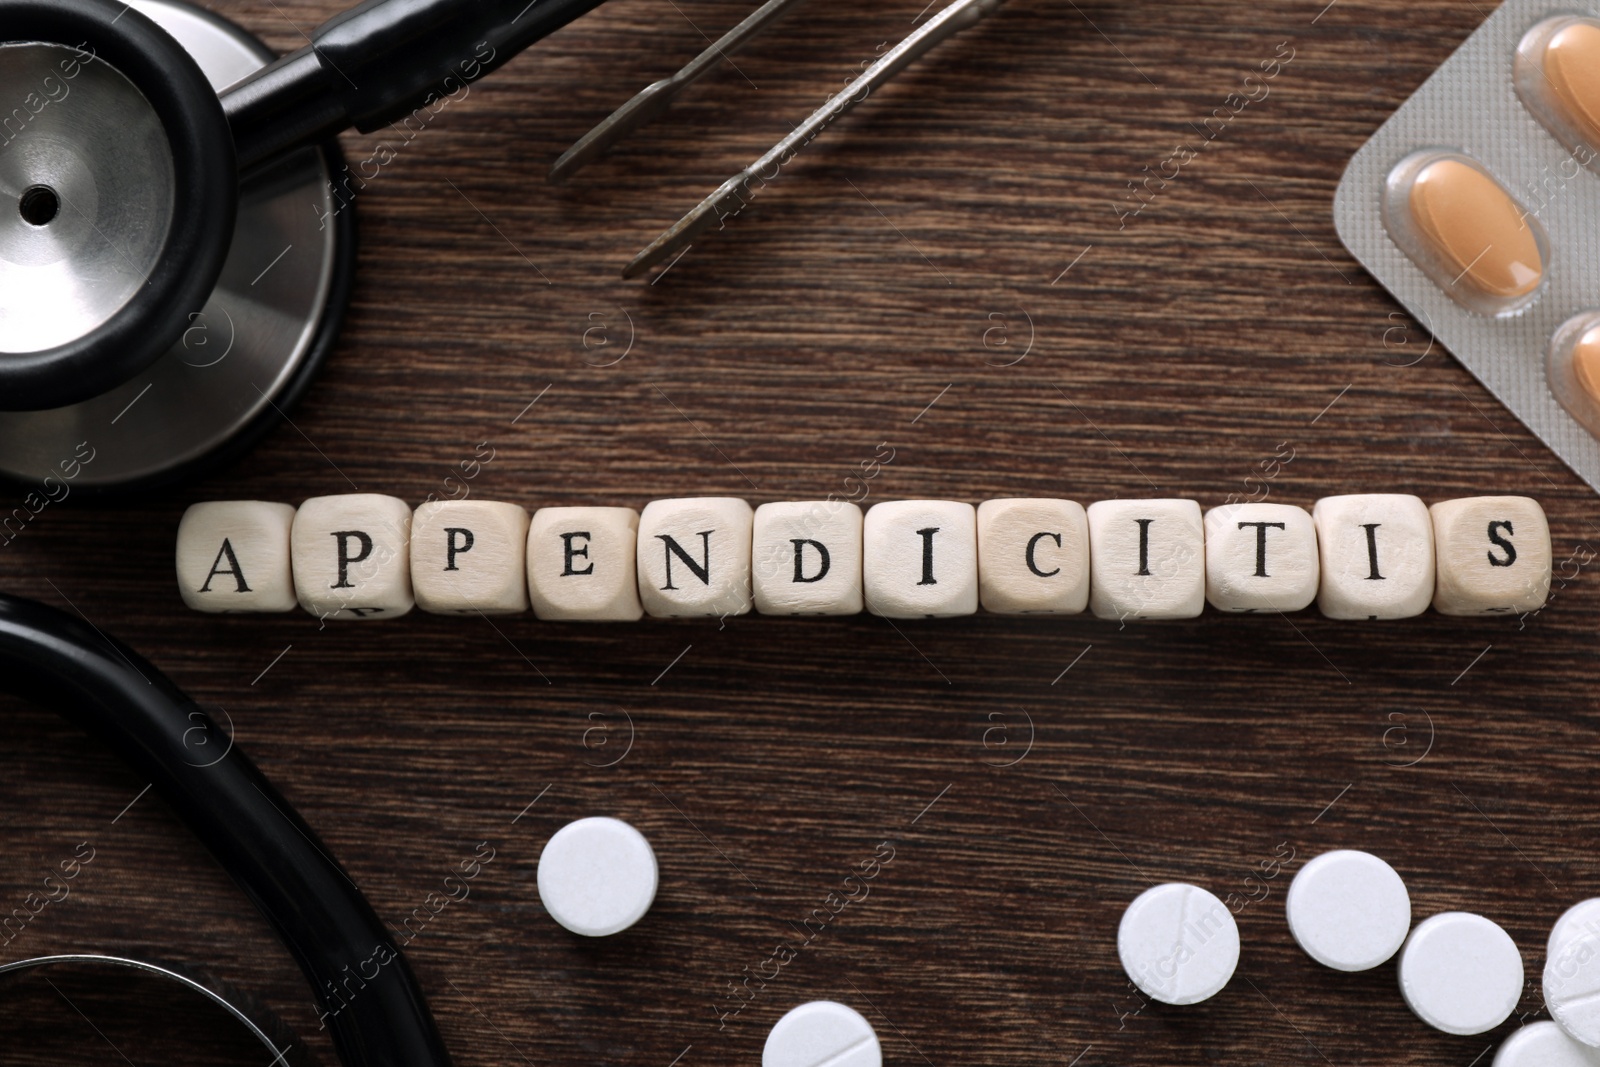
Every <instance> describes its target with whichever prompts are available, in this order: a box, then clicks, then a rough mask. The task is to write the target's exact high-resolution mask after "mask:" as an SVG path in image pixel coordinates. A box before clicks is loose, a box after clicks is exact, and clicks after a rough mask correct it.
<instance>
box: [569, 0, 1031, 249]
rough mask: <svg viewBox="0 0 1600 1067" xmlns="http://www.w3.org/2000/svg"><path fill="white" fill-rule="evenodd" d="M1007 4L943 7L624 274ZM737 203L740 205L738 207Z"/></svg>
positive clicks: (672, 245) (960, 1) (976, 1)
mask: <svg viewBox="0 0 1600 1067" xmlns="http://www.w3.org/2000/svg"><path fill="white" fill-rule="evenodd" d="M1004 2H1005V0H952V2H951V3H950V4H949V5H948V6H946V7H945V8H944V10H942V11H940V12H939V13H938V14H937V15H935V16H933V18H931V19H929V20H928V21H927V22H925V23H923V24H922V25H921V26H919V27H918V28H917V29H915V30H913V31H912V32H911V33H910V34H909V35H908V36H907V37H906V38H905V39H904V40H903V41H901V42H900V43H899V44H897V45H895V46H894V47H893V48H891V49H890V50H889V51H887V52H885V53H884V54H883V57H882V58H881V59H879V60H878V61H877V62H876V63H874V64H872V66H870V67H868V68H867V69H866V70H865V71H863V72H862V73H861V75H860V76H859V77H857V78H856V79H855V80H853V81H852V82H851V83H850V84H849V85H847V86H845V87H844V88H843V89H842V90H840V91H839V92H838V93H837V94H835V95H834V96H833V97H832V98H831V99H829V100H828V102H827V103H825V104H823V105H822V106H821V107H819V108H817V110H816V111H814V112H812V113H811V117H810V118H808V119H806V120H805V121H804V122H802V123H801V124H800V125H799V126H796V127H795V129H794V132H792V133H790V134H789V135H788V136H787V137H785V138H784V139H783V140H781V141H779V142H778V143H777V144H775V145H773V146H772V147H771V148H770V149H768V150H767V152H766V153H765V154H764V155H762V156H761V158H760V159H758V160H756V161H755V162H754V163H752V164H750V165H749V166H748V167H746V168H744V169H743V170H741V171H740V172H739V173H738V174H735V175H734V176H733V177H731V178H729V179H728V180H727V181H725V182H723V183H722V184H721V185H719V186H718V187H717V190H716V192H714V193H712V194H711V195H710V196H708V197H706V198H705V199H704V200H702V201H700V203H699V204H698V205H697V206H696V207H695V208H694V210H693V211H690V212H689V213H688V214H687V215H685V216H684V217H683V218H681V219H679V220H678V221H677V222H676V223H674V224H673V225H672V227H671V228H670V229H668V230H667V231H666V232H664V233H662V234H661V236H659V237H657V238H656V239H655V240H654V241H652V242H650V244H649V246H648V247H646V248H645V249H644V251H642V252H640V253H639V254H638V255H637V256H634V257H633V259H632V261H630V262H629V263H628V265H627V266H626V267H624V268H623V269H622V276H623V277H624V278H634V277H637V276H638V275H639V274H641V273H642V272H644V271H646V270H648V269H650V268H651V267H653V266H655V265H656V264H658V263H661V262H663V261H665V260H666V259H668V258H669V257H671V256H672V255H673V254H674V253H676V252H680V251H681V250H683V249H686V248H687V247H688V246H689V245H690V244H691V243H693V241H694V240H695V238H696V237H698V236H699V235H701V234H702V233H705V232H706V231H707V230H708V229H710V228H711V224H712V223H713V222H715V223H716V224H717V226H718V228H719V229H720V228H721V227H722V225H723V224H724V220H726V219H727V218H729V217H730V216H732V215H737V214H738V213H739V212H740V211H741V210H743V209H744V206H745V203H746V201H745V198H744V196H742V195H740V194H741V192H748V193H751V194H752V195H753V194H754V190H753V189H751V183H752V182H759V183H760V185H761V186H762V187H764V186H766V184H767V183H768V181H770V180H771V176H770V175H768V174H767V172H769V171H770V172H771V175H776V173H777V172H778V171H779V170H781V169H782V168H783V167H785V166H787V165H788V163H789V161H790V160H792V159H793V158H794V156H795V153H796V152H798V151H800V149H801V148H803V147H805V145H807V144H809V143H810V142H811V140H812V139H813V138H815V137H816V136H817V135H818V134H820V133H821V132H822V131H823V130H825V129H827V127H828V125H829V123H831V122H833V120H834V119H836V118H838V117H839V116H840V115H842V114H844V113H845V112H846V111H849V110H850V109H851V108H853V107H855V106H856V105H857V104H859V103H860V102H861V101H863V100H865V99H866V98H867V97H868V96H870V95H871V94H872V92H873V90H874V89H876V88H877V87H878V86H880V85H882V84H883V83H884V82H886V81H888V80H889V79H890V78H893V77H894V76H895V75H896V74H899V73H900V72H901V71H902V70H904V69H905V68H906V67H909V66H910V65H911V64H912V63H914V62H916V61H917V60H918V59H920V58H921V57H922V55H923V54H924V53H926V52H927V51H928V50H929V49H931V48H932V47H933V46H934V45H936V44H938V43H939V42H941V41H943V40H945V39H946V38H947V37H951V36H953V35H954V34H957V33H960V32H961V31H962V30H964V29H966V28H967V27H969V26H972V25H974V24H976V23H977V22H978V21H979V20H980V19H982V18H983V16H985V15H987V14H989V13H990V12H992V11H994V10H995V9H996V8H998V7H1000V5H1001V4H1003V3H1004ZM636 99H637V98H636ZM579 144H580V145H581V144H582V142H579ZM574 147H575V148H576V146H574ZM735 203H737V205H738V206H737V207H735V206H734V205H735Z"/></svg>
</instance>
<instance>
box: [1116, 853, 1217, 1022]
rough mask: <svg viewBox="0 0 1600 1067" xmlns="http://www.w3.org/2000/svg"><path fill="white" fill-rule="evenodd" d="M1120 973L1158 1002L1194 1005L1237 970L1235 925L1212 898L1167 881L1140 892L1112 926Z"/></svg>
mask: <svg viewBox="0 0 1600 1067" xmlns="http://www.w3.org/2000/svg"><path fill="white" fill-rule="evenodd" d="M1117 955H1118V956H1120V957H1121V958H1122V969H1123V970H1124V971H1127V972H1128V977H1129V978H1131V979H1133V984H1134V985H1136V986H1138V987H1139V988H1140V989H1141V990H1142V991H1143V992H1144V994H1145V995H1146V996H1149V997H1153V998H1155V999H1156V1000H1159V1001H1161V1002H1162V1003H1163V1004H1198V1003H1200V1002H1201V1001H1202V1000H1206V999H1207V998H1209V997H1213V996H1215V995H1216V994H1217V993H1218V992H1219V991H1221V989H1222V987H1223V986H1225V985H1227V984H1228V979H1230V978H1232V977H1233V971H1234V968H1236V967H1238V966H1239V927H1238V926H1237V925H1236V924H1235V923H1234V921H1233V915H1232V914H1231V913H1230V912H1229V911H1228V909H1227V907H1226V906H1224V905H1223V903H1222V901H1220V900H1218V899H1217V898H1216V896H1214V895H1213V894H1211V893H1209V892H1207V891H1206V890H1204V889H1201V888H1200V887H1199V886H1197V885H1185V884H1184V883H1182V882H1169V883H1167V884H1166V885H1158V886H1155V887H1153V888H1151V889H1146V890H1145V891H1144V892H1143V893H1141V894H1139V898H1138V899H1137V900H1135V901H1134V902H1133V903H1132V904H1129V905H1128V910H1127V911H1125V912H1123V913H1122V924H1121V926H1119V927H1118V928H1117Z"/></svg>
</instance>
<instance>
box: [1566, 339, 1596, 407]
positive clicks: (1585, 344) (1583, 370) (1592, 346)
mask: <svg viewBox="0 0 1600 1067" xmlns="http://www.w3.org/2000/svg"><path fill="white" fill-rule="evenodd" d="M1571 359H1572V376H1573V378H1575V379H1576V380H1577V382H1578V387H1579V388H1581V389H1582V390H1583V391H1584V392H1585V393H1587V394H1588V396H1589V399H1590V400H1593V401H1594V402H1595V403H1596V404H1600V325H1596V326H1591V327H1589V328H1588V329H1587V330H1585V331H1583V333H1581V334H1579V335H1578V338H1577V340H1575V341H1574V342H1573V343H1572V355H1571Z"/></svg>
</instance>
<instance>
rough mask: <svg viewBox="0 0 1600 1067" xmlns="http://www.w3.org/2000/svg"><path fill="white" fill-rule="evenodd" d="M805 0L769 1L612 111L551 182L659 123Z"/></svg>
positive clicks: (568, 154)
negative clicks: (675, 102) (690, 91)
mask: <svg viewBox="0 0 1600 1067" xmlns="http://www.w3.org/2000/svg"><path fill="white" fill-rule="evenodd" d="M803 2H804V0H767V2H766V3H765V4H762V5H761V6H760V7H759V8H757V9H756V10H755V11H754V12H753V13H752V14H751V15H750V16H749V17H747V18H746V19H745V20H744V21H743V22H741V23H739V24H738V25H737V26H735V27H734V28H733V29H731V30H729V31H728V32H727V33H725V34H723V35H722V36H721V37H720V38H718V39H717V40H716V41H715V42H714V43H713V44H712V45H711V46H710V47H709V48H707V49H706V50H705V51H703V52H701V53H700V54H699V55H697V56H695V57H694V58H693V59H691V60H690V61H689V63H688V65H687V66H685V67H684V68H683V69H682V70H680V71H678V73H676V74H674V75H673V76H672V77H670V78H662V79H661V80H660V81H655V82H651V83H650V84H649V85H647V86H645V87H644V88H643V89H641V90H639V92H638V93H636V94H635V95H634V97H633V99H631V100H629V101H628V102H627V103H626V104H623V105H622V106H621V107H619V108H617V110H615V111H613V112H612V113H611V114H610V115H608V116H607V117H606V119H605V120H604V121H603V122H601V123H600V125H598V126H596V127H595V128H594V129H592V130H590V131H589V132H588V133H586V134H584V135H583V136H582V137H581V138H579V139H578V142H577V143H576V144H574V145H573V146H572V147H571V148H569V149H567V150H566V151H565V152H563V153H562V155H561V158H560V159H558V160H556V162H555V166H553V167H551V168H550V178H549V181H550V183H551V184H552V185H559V184H561V183H562V182H564V181H566V180H567V179H568V178H570V177H572V176H573V175H574V174H576V173H577V172H578V171H579V170H580V169H582V168H583V167H585V166H588V165H589V164H590V163H593V162H594V161H595V160H597V159H599V158H600V157H601V156H603V155H605V154H606V153H607V152H609V151H610V150H611V149H612V148H613V147H615V146H616V144H617V142H619V141H621V140H623V139H624V138H626V137H628V136H630V135H631V134H633V132H634V131H636V130H638V129H639V127H641V126H644V125H645V124H647V123H649V122H652V121H654V120H655V119H656V118H657V117H659V116H660V115H661V113H662V112H664V111H666V110H667V108H668V107H670V106H672V101H673V100H675V99H677V96H678V94H679V93H681V92H682V91H683V90H685V89H687V88H688V87H689V86H691V85H693V84H694V83H695V82H697V81H699V80H700V79H701V78H703V77H705V75H707V74H708V73H710V72H711V70H712V69H713V68H715V67H716V65H717V64H718V63H721V62H722V61H723V60H725V59H727V58H728V57H729V56H730V55H732V54H733V53H734V52H736V51H738V50H739V49H740V48H743V47H744V46H745V45H746V44H748V43H749V42H750V41H751V40H752V39H754V38H755V37H756V36H757V35H758V34H759V33H760V32H761V31H762V30H764V29H766V28H767V27H768V26H769V25H771V24H772V23H773V22H776V21H777V20H778V19H779V18H780V17H781V16H783V15H786V14H788V13H789V12H790V11H791V10H792V9H793V8H795V7H797V6H799V5H800V4H801V3H803Z"/></svg>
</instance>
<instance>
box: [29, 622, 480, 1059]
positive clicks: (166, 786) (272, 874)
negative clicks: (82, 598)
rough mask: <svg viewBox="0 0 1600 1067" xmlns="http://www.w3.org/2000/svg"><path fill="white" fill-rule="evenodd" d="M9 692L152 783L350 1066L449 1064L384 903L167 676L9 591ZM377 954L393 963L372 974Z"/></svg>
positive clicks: (125, 650) (125, 649) (81, 625)
mask: <svg viewBox="0 0 1600 1067" xmlns="http://www.w3.org/2000/svg"><path fill="white" fill-rule="evenodd" d="M0 689H4V690H5V691H7V692H10V693H13V694H15V695H17V696H21V697H24V698H26V699H28V700H31V701H34V702H35V703H38V704H39V705H41V706H43V707H46V708H49V709H51V710H53V711H56V712H58V713H60V714H61V715H62V716H64V717H65V718H66V719H68V720H69V721H71V722H73V723H75V724H77V725H78V726H80V727H81V728H83V729H84V730H85V731H87V732H88V733H89V734H91V735H93V736H94V737H97V738H99V739H100V740H102V741H104V742H105V743H106V744H107V745H109V746H110V747H111V749H112V751H113V752H115V753H116V754H117V755H118V756H119V757H120V758H121V759H122V760H123V762H124V763H126V764H127V765H128V766H129V767H130V768H131V769H132V770H133V771H134V772H135V773H137V774H138V775H140V776H142V777H145V778H148V779H149V780H150V782H151V786H152V789H153V791H154V792H155V793H156V794H157V795H158V796H160V797H161V798H162V799H163V800H165V801H166V802H167V804H168V805H169V806H170V807H171V808H172V810H173V811H174V812H175V813H176V814H177V815H178V817H179V818H180V819H182V820H183V821H184V823H185V824H186V825H187V826H188V827H189V829H190V830H191V831H193V832H194V834H195V836H196V837H198V838H199V839H200V841H201V843H202V844H204V845H205V847H206V848H207V850H209V851H210V852H211V854H212V855H213V856H214V857H215V858H216V860H217V862H218V863H220V864H221V865H222V868H223V870H225V871H226V872H227V873H228V874H229V875H230V876H231V877H232V878H233V880H234V882H235V883H237V884H238V886H239V888H241V889H242V890H244V893H245V895H246V896H248V897H249V898H250V900H251V901H252V902H253V903H254V904H255V905H256V907H257V908H258V909H260V911H261V913H262V915H263V916H265V917H266V919H267V921H268V922H269V923H270V924H271V925H272V927H273V929H274V930H276V931H277V934H278V936H279V938H281V939H282V941H283V943H284V944H285V945H286V946H287V947H288V949H289V952H290V954H291V955H293V956H294V958H295V960H296V962H297V963H299V965H300V969H301V970H302V971H303V972H304V974H305V976H306V978H307V980H309V981H310V983H311V986H312V989H313V992H314V994H315V996H316V998H317V1001H318V1003H319V1005H320V1006H321V1008H322V1010H323V1011H324V1012H325V1013H326V1014H325V1016H324V1019H325V1021H326V1024H327V1026H328V1029H329V1031H330V1033H331V1035H332V1037H333V1043H334V1047H335V1048H336V1049H337V1050H338V1053H339V1057H340V1059H341V1060H342V1061H343V1063H344V1064H345V1065H346V1067H378V1065H380V1064H381V1065H385V1067H448V1064H449V1063H450V1059H449V1055H448V1053H447V1052H446V1051H445V1047H444V1042H443V1041H442V1040H441V1038H440V1036H439V1032H438V1028H437V1027H436V1026H435V1024H434V1021H433V1017H432V1015H431V1014H430V1013H429V1011H428V1006H427V1001H426V1000H425V998H424V997H423V994H422V989H421V987H420V986H419V985H418V983H417V979H416V976H415V975H414V974H413V973H412V972H411V968H410V967H409V965H408V964H407V963H406V960H405V957H404V956H403V955H402V954H401V953H400V949H399V947H398V946H396V945H395V944H394V939H393V938H392V937H391V936H390V934H389V931H388V930H387V929H386V928H385V927H384V925H383V922H382V920H380V919H379V918H378V915H377V913H376V912H374V911H373V909H372V905H371V904H369V903H368V902H367V900H366V898H365V897H364V896H362V895H361V892H360V890H359V889H357V888H356V885H355V883H354V882H353V881H352V880H351V878H350V876H349V875H348V874H346V873H345V871H344V870H343V869H342V868H340V867H339V866H338V865H337V864H335V863H334V862H333V860H332V859H331V858H329V853H328V850H327V848H326V847H324V846H323V845H322V844H321V843H320V842H319V841H318V839H317V837H316V834H315V833H314V832H313V831H312V829H311V828H310V827H309V826H307V825H306V823H305V822H304V820H302V819H301V818H300V816H299V815H298V814H297V813H296V812H295V810H294V808H293V807H292V806H291V805H290V804H289V802H288V801H287V800H285V799H284V798H283V796H282V795H281V794H279V792H278V791H277V789H276V788H274V787H273V785H272V783H271V782H269V781H268V780H267V779H266V777H265V776H264V775H263V774H262V773H261V771H260V770H258V769H257V768H256V766H255V764H254V763H252V762H251V761H250V760H249V759H248V758H247V757H246V756H245V755H244V753H243V752H241V751H240V750H239V748H238V747H237V746H235V745H233V743H232V739H231V738H229V737H228V735H227V734H226V733H225V732H224V731H223V730H222V728H221V727H220V726H219V725H218V724H217V723H216V722H215V721H214V720H213V719H212V718H211V717H210V716H209V715H208V714H207V713H206V712H205V711H204V710H203V709H202V708H201V707H200V706H199V705H198V704H196V703H195V702H194V701H193V700H190V699H189V698H188V697H187V696H185V695H184V694H183V692H182V691H181V690H179V689H178V687H177V686H175V685H174V684H173V683H172V682H171V681H169V680H168V679H167V678H166V677H165V676H164V675H163V674H161V672H160V671H158V670H156V669H155V668H154V667H153V666H151V665H150V664H149V663H148V662H147V661H146V660H144V659H143V657H141V656H140V655H139V654H138V653H137V652H134V651H133V650H132V649H130V648H128V647H127V646H125V645H123V644H121V643H120V642H117V641H115V640H114V639H112V638H109V637H107V636H106V635H105V634H103V633H101V632H100V631H98V630H96V629H94V628H93V627H91V626H89V625H87V624H86V623H84V622H81V621H79V620H78V619H76V618H73V617H72V616H70V615H67V614H66V613H64V612H61V611H58V610H56V609H55V608H51V607H48V606H46V605H44V604H39V603H37V602H34V601H31V600H25V599H22V598H20V597H14V596H8V595H5V594H0ZM375 953H381V954H383V955H382V956H381V957H380V958H383V959H384V962H383V964H382V966H380V967H378V968H377V970H376V973H375V974H374V975H372V976H370V977H367V967H368V966H369V965H370V964H371V963H372V961H373V960H374V958H375V955H374V954H375ZM353 975H354V976H357V977H356V980H355V981H354V983H352V981H351V977H352V976H353Z"/></svg>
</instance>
